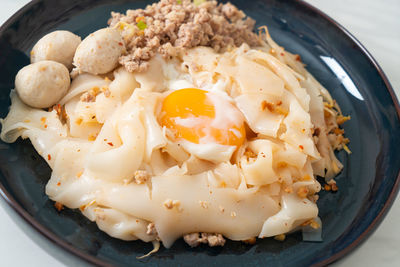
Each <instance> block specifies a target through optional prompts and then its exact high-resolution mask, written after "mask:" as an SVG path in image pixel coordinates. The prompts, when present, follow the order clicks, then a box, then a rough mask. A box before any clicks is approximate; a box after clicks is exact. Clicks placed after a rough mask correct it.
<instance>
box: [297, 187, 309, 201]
mask: <svg viewBox="0 0 400 267" xmlns="http://www.w3.org/2000/svg"><path fill="white" fill-rule="evenodd" d="M308 192H309V191H308V188H307V187H305V186H301V187H299V189H297V196H298V197H299V198H306V197H307V195H308Z"/></svg>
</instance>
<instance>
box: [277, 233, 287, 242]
mask: <svg viewBox="0 0 400 267" xmlns="http://www.w3.org/2000/svg"><path fill="white" fill-rule="evenodd" d="M274 239H275V240H277V241H285V239H286V235H284V234H281V235H276V236H274Z"/></svg>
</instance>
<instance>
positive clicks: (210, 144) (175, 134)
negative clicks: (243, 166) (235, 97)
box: [159, 88, 246, 161]
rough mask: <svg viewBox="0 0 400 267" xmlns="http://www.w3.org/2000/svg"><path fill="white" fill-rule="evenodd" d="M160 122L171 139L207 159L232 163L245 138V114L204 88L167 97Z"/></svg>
mask: <svg viewBox="0 0 400 267" xmlns="http://www.w3.org/2000/svg"><path fill="white" fill-rule="evenodd" d="M159 121H160V124H161V125H162V126H163V127H166V128H167V129H168V130H169V132H170V133H171V134H170V135H169V138H171V139H172V140H173V141H175V142H178V143H180V144H182V145H183V147H184V149H185V150H187V151H188V152H189V153H191V154H194V155H196V156H198V157H199V158H202V159H206V160H211V161H224V160H225V161H226V160H229V158H230V157H231V155H232V153H233V152H234V151H235V150H236V149H238V148H239V147H240V146H241V145H243V143H244V141H245V139H246V131H245V127H244V118H243V115H242V114H241V112H240V111H239V110H238V109H237V108H236V107H235V106H234V104H232V103H231V102H230V101H229V100H228V99H227V98H225V97H223V96H222V95H220V94H217V93H215V92H209V91H206V90H202V89H197V88H185V89H180V90H176V91H173V92H171V93H170V94H168V95H167V96H166V97H165V98H164V100H163V102H162V105H161V112H160V115H159Z"/></svg>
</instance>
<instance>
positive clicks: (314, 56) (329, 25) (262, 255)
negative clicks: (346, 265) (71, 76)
mask: <svg viewBox="0 0 400 267" xmlns="http://www.w3.org/2000/svg"><path fill="white" fill-rule="evenodd" d="M232 2H233V3H234V4H237V5H238V6H239V7H240V8H241V9H243V10H244V11H245V12H246V13H247V14H248V15H250V16H252V17H253V18H255V19H256V20H257V24H258V26H260V25H267V26H268V27H269V29H270V32H271V34H272V36H273V38H274V39H275V40H276V41H277V42H278V43H280V44H281V45H283V46H284V47H286V48H287V50H289V51H292V52H295V53H299V54H300V55H301V57H302V59H303V61H304V62H305V63H306V64H307V65H308V70H309V71H310V72H311V73H312V74H314V76H315V77H316V78H317V79H318V80H319V81H320V82H321V83H322V84H323V85H324V86H326V87H327V88H328V90H329V91H330V92H331V94H332V95H333V97H334V98H335V99H336V100H337V101H338V102H339V103H340V106H341V107H342V109H343V112H344V114H349V115H351V117H352V120H351V121H350V122H347V123H346V124H345V130H346V133H347V136H348V137H349V138H350V140H351V144H350V148H351V150H352V151H353V154H352V155H350V156H348V155H346V154H345V153H344V152H341V153H339V158H340V160H341V161H342V162H343V163H344V164H345V168H344V171H343V172H342V173H341V174H340V175H339V177H338V178H337V181H338V186H339V191H338V192H337V193H335V194H332V193H326V192H322V193H321V194H320V196H321V197H320V200H319V202H318V206H319V207H320V217H321V218H322V221H323V233H322V235H323V240H324V241H323V242H321V243H309V242H303V241H302V239H301V235H300V234H293V235H290V236H289V237H288V238H287V240H286V241H285V242H278V241H275V240H273V239H264V240H259V241H258V242H257V244H256V245H254V246H248V245H245V244H243V243H240V242H230V241H228V242H227V245H226V246H225V247H223V248H209V247H206V246H203V247H200V248H196V249H190V248H188V246H186V245H185V244H184V242H183V241H182V240H180V241H178V242H176V244H175V245H174V246H173V247H172V248H171V249H165V248H162V249H161V250H160V251H159V252H158V253H157V254H155V255H153V256H152V257H149V258H147V259H145V260H141V261H139V260H137V259H136V256H138V255H143V254H145V253H146V252H148V251H149V250H150V249H151V248H152V246H151V245H150V244H145V243H143V242H140V241H137V242H124V241H119V240H116V239H113V238H110V237H109V236H107V235H106V234H104V233H102V232H101V231H100V230H98V229H97V227H96V225H95V224H93V223H91V222H89V221H88V220H87V219H85V218H84V217H83V216H81V215H80V214H79V212H76V211H72V210H63V211H62V212H60V213H59V212H57V211H56V210H55V208H54V207H53V203H52V201H50V200H49V199H48V198H47V197H46V196H45V194H44V186H45V184H46V182H47V180H48V178H49V176H50V169H49V167H48V166H47V165H46V163H45V162H44V161H43V160H42V159H41V158H40V156H39V155H38V154H37V153H36V152H35V151H34V149H33V148H32V146H31V145H30V142H29V141H21V140H19V141H17V142H16V143H14V144H11V145H8V144H4V143H0V182H1V183H0V189H1V192H0V193H1V195H2V197H3V200H4V201H2V203H7V204H8V205H4V206H5V207H6V208H7V209H8V210H9V211H10V214H11V215H12V217H13V218H14V219H15V221H16V222H17V223H19V224H20V225H21V226H22V227H23V229H24V230H25V231H26V232H27V233H28V234H29V235H30V236H31V237H32V238H34V239H35V240H36V241H37V242H39V243H40V244H41V245H42V246H43V247H44V248H45V249H48V250H51V251H50V252H51V253H52V254H53V255H55V256H56V257H57V258H58V259H60V261H62V262H64V263H66V264H71V265H76V264H79V265H82V264H83V263H84V262H86V263H92V264H97V265H101V266H108V265H115V266H128V265H129V266H133V265H144V264H148V265H152V266H155V265H167V266H176V265H180V266H184V265H199V264H202V265H203V264H204V265H206V264H207V265H212V266H217V265H225V264H230V265H234V266H236V265H252V266H256V265H257V266H258V265H269V266H308V265H319V266H320V265H325V264H328V263H331V262H333V261H335V260H337V259H339V258H340V257H342V256H343V255H345V254H347V253H349V252H350V251H351V250H353V249H354V248H355V247H356V246H358V245H359V244H360V243H361V242H362V241H364V240H365V239H366V238H367V237H368V236H369V235H370V234H371V233H372V232H373V231H374V230H375V229H376V227H377V226H378V225H379V223H380V222H381V221H382V219H383V217H384V216H385V214H386V213H387V211H388V210H389V208H390V206H391V204H392V202H393V200H394V199H395V196H396V194H397V191H398V189H399V180H400V177H399V168H400V156H399V155H398V152H397V148H398V147H399V146H400V122H399V110H400V108H399V104H398V102H397V100H396V98H395V95H394V93H393V90H392V88H391V86H390V84H389V82H388V80H387V79H386V77H385V75H384V74H383V72H382V70H381V69H380V68H379V66H378V65H377V64H376V62H375V61H374V60H373V59H372V57H371V56H370V55H369V54H368V53H367V51H366V50H365V49H364V48H363V47H362V46H361V45H360V44H359V43H358V41H357V40H355V39H354V37H352V36H351V35H350V34H349V33H348V32H347V31H346V30H344V29H343V28H342V27H341V26H340V25H338V24H337V23H336V22H334V21H333V20H332V19H330V18H329V17H327V16H326V15H325V14H323V13H321V12H320V11H319V10H316V9H315V8H313V7H311V6H309V5H307V4H305V3H303V2H301V1H289V0H285V1H282V0H263V1H262V0H260V1H246V0H241V1H232ZM146 3H148V2H146V1H128V0H70V1H67V0H65V1H52V0H37V1H32V2H31V3H30V4H28V5H27V6H25V7H24V8H23V9H21V10H20V11H19V12H17V13H16V14H15V15H14V16H13V17H12V18H11V19H10V20H8V21H7V22H6V23H5V24H4V25H3V26H2V27H1V29H0V53H1V54H0V117H4V116H6V114H7V111H8V106H9V105H10V100H9V92H10V90H11V88H13V86H14V85H13V84H14V77H15V74H16V73H17V71H18V70H19V69H20V68H21V67H23V66H24V65H26V64H28V63H29V57H28V55H29V51H30V49H31V47H32V46H33V44H34V43H35V42H36V41H37V40H38V39H39V38H40V37H42V36H43V35H44V34H46V33H48V32H51V31H54V30H56V29H65V30H70V31H72V32H74V33H76V34H78V35H80V36H82V37H85V36H86V35H87V34H89V33H90V32H93V31H95V30H97V29H99V28H102V27H105V26H106V25H107V24H106V22H107V20H108V18H109V14H110V11H112V10H114V11H125V10H126V9H128V8H138V7H144V6H145V5H146ZM17 214H18V215H17ZM29 225H30V226H29Z"/></svg>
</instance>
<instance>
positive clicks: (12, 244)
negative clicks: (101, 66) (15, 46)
mask: <svg viewBox="0 0 400 267" xmlns="http://www.w3.org/2000/svg"><path fill="white" fill-rule="evenodd" d="M306 1H307V2H309V3H311V4H313V5H315V6H316V7H318V8H319V9H321V10H322V11H324V12H325V13H327V14H328V15H330V16H331V17H332V18H334V19H335V20H336V21H338V22H339V23H340V24H342V25H343V26H344V27H345V28H346V29H348V30H349V31H350V32H351V33H352V34H353V35H354V36H355V37H356V38H357V39H358V40H359V41H361V43H362V44H363V45H364V46H365V47H366V48H367V49H368V51H369V52H370V53H371V54H372V55H373V56H374V57H375V59H376V60H377V61H378V63H379V64H380V66H381V67H382V68H383V70H384V72H385V73H386V75H387V76H388V78H389V81H390V82H391V84H392V86H393V87H394V89H395V91H396V94H397V96H398V97H400V53H399V49H400V1H399V0H381V1H377V0H334V1H332V0H306ZM28 2H29V1H28V0H1V3H0V24H2V23H3V22H5V21H6V20H7V19H8V18H9V17H10V16H11V15H12V14H13V13H15V12H16V11H17V10H18V9H19V8H21V7H22V6H23V5H25V4H26V3H28ZM396 48H397V50H396ZM399 226H400V200H399V198H398V199H397V200H396V202H395V203H394V205H393V207H392V208H391V210H390V212H389V214H388V215H387V217H386V218H385V220H384V222H383V223H382V224H381V226H380V227H379V229H378V230H377V231H376V232H375V233H374V234H373V235H372V236H371V237H370V238H369V239H368V241H367V242H365V243H364V244H363V245H362V246H361V247H360V248H358V249H357V250H356V251H355V252H353V253H352V254H351V255H349V256H347V257H345V258H344V259H342V260H340V261H339V262H337V263H335V264H334V265H335V266H363V267H364V266H380V267H386V266H400V245H399V244H400V231H399V230H398V228H399ZM0 266H17V267H19V266H30V267H35V266H41V267H46V266H51V267H58V266H64V265H63V264H62V263H60V262H59V261H57V259H54V258H53V257H52V256H51V255H49V254H47V253H46V252H45V251H44V250H42V249H41V248H40V247H39V246H37V245H36V244H35V243H34V242H33V241H31V240H30V239H29V238H28V237H27V236H26V235H25V234H24V233H23V232H22V231H21V230H20V229H19V228H18V227H17V226H16V225H15V224H14V222H13V221H12V220H11V219H10V217H9V216H8V215H7V214H6V213H5V211H4V210H3V208H1V207H0Z"/></svg>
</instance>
